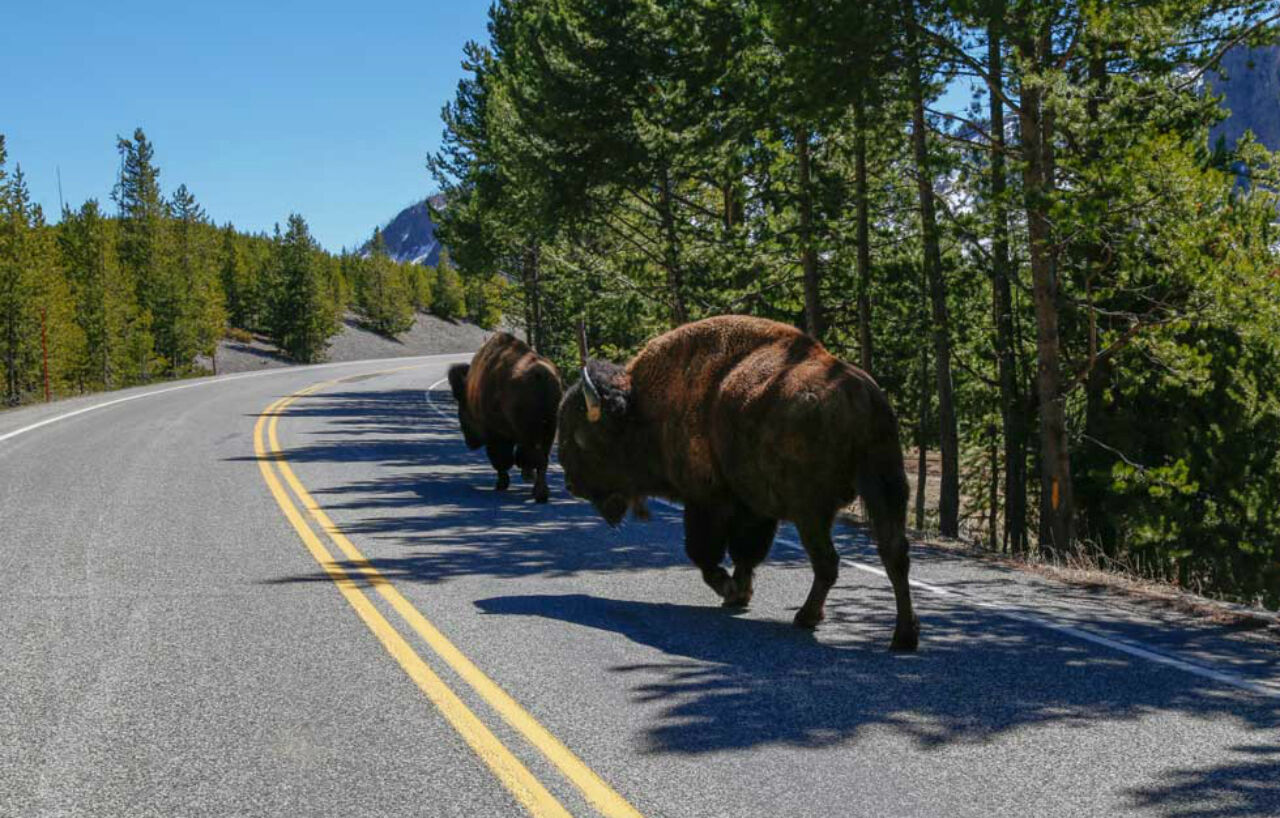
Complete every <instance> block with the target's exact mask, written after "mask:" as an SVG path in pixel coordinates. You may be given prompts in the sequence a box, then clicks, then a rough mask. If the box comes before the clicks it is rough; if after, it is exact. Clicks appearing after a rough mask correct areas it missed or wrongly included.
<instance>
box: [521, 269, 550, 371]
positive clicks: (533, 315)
mask: <svg viewBox="0 0 1280 818" xmlns="http://www.w3.org/2000/svg"><path fill="white" fill-rule="evenodd" d="M541 261H542V259H541V252H540V249H539V247H538V245H537V244H536V243H531V244H528V245H525V248H524V253H523V256H522V258H521V260H520V266H521V268H522V270H521V272H522V274H523V275H522V277H523V278H524V311H525V313H524V314H525V340H526V341H528V343H529V346H531V347H533V348H534V349H535V350H537V351H538V352H543V351H544V346H545V340H546V339H544V338H543V332H542V275H541V273H542V270H541Z"/></svg>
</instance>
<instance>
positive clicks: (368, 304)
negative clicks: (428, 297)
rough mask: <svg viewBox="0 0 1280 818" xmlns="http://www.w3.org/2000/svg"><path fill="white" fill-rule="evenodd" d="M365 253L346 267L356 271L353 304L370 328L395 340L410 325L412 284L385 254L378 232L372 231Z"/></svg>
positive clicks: (382, 241) (377, 230) (411, 318)
mask: <svg viewBox="0 0 1280 818" xmlns="http://www.w3.org/2000/svg"><path fill="white" fill-rule="evenodd" d="M366 253H367V255H366V256H364V257H363V258H356V259H354V260H353V261H352V262H351V263H350V264H349V268H350V269H352V270H354V271H356V272H357V277H356V279H355V282H354V283H355V296H356V305H357V308H358V309H359V312H360V315H361V317H363V318H364V321H365V323H367V324H368V325H369V327H370V328H372V329H373V330H374V331H375V332H379V333H382V334H383V335H386V336H389V337H392V338H394V337H395V336H397V335H399V334H400V333H402V332H404V331H406V330H408V329H409V328H410V327H412V326H413V293H412V292H411V291H410V283H411V282H409V281H408V280H406V277H405V272H404V270H403V269H402V268H400V267H399V265H397V264H396V263H395V262H393V261H392V260H391V257H390V256H388V255H387V245H386V242H385V241H384V240H383V238H382V231H381V230H379V229H375V230H374V231H373V237H372V238H371V239H370V240H369V245H368V247H367V249H366Z"/></svg>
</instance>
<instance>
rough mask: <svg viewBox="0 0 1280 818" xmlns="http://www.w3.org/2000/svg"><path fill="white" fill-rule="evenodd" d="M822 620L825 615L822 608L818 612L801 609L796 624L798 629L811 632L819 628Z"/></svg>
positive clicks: (797, 612)
mask: <svg viewBox="0 0 1280 818" xmlns="http://www.w3.org/2000/svg"><path fill="white" fill-rule="evenodd" d="M822 619H823V613H822V609H821V608H819V609H818V610H817V612H814V611H810V610H808V609H807V608H801V609H800V610H798V611H796V618H795V623H796V627H797V628H804V629H805V630H810V631H811V630H813V629H814V628H816V627H818V623H819V622H821V621H822Z"/></svg>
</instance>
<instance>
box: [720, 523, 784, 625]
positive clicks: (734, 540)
mask: <svg viewBox="0 0 1280 818" xmlns="http://www.w3.org/2000/svg"><path fill="white" fill-rule="evenodd" d="M777 533H778V521H777V520H770V519H769V518H767V517H760V516H757V515H756V514H753V513H752V512H750V511H748V510H746V509H738V510H737V511H736V512H735V513H734V515H733V518H732V519H731V520H730V521H729V557H730V558H731V559H732V560H733V584H734V591H735V593H734V595H733V596H731V597H726V598H725V601H724V604H725V605H726V606H731V607H736V608H745V607H747V605H749V604H751V595H752V593H753V592H754V589H753V587H752V580H753V578H754V576H755V570H756V566H757V565H759V564H760V563H762V562H764V558H765V557H767V556H769V549H770V548H771V547H772V546H773V538H774V536H775V535H776V534H777Z"/></svg>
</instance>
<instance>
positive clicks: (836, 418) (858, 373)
mask: <svg viewBox="0 0 1280 818" xmlns="http://www.w3.org/2000/svg"><path fill="white" fill-rule="evenodd" d="M583 346H584V352H583V358H584V367H583V373H582V378H581V379H580V380H579V381H578V383H576V384H574V386H573V387H572V388H570V389H569V391H568V392H567V393H566V394H565V398H564V400H563V401H562V402H561V404H560V464H561V466H563V468H564V473H565V485H566V488H568V490H569V491H570V492H571V493H573V494H574V495H577V496H579V497H582V498H584V499H586V500H589V501H590V502H591V503H592V504H593V505H594V506H595V507H596V510H597V511H599V512H600V514H601V516H603V517H604V519H605V520H606V521H607V522H608V523H609V524H610V525H617V524H618V523H619V522H621V520H622V518H623V517H624V516H625V515H626V513H627V510H628V509H632V510H634V511H635V512H637V514H638V515H639V516H643V514H644V500H645V498H646V497H648V496H661V497H667V498H670V499H673V500H679V501H682V502H683V503H684V532H685V550H686V552H687V553H688V555H689V558H690V559H691V560H692V561H693V563H694V564H695V565H697V566H698V567H699V568H701V569H702V576H703V579H705V580H706V583H707V584H708V585H710V586H711V587H712V588H713V589H714V590H715V591H716V593H718V594H719V595H720V596H722V597H723V598H724V604H725V605H727V606H745V605H746V604H747V603H748V602H749V601H750V600H751V594H752V573H753V571H754V570H755V567H756V566H757V565H759V564H760V562H762V561H763V560H764V558H765V557H766V556H767V555H768V553H769V548H770V546H771V545H772V544H773V538H774V534H775V533H776V532H777V528H778V521H779V520H789V521H791V522H794V523H795V525H796V528H797V529H798V530H799V532H800V539H801V541H802V542H803V544H804V547H805V550H806V551H807V552H808V554H809V560H810V562H811V563H812V565H813V574H814V577H813V586H812V588H811V589H810V591H809V596H808V598H807V599H805V602H804V605H803V607H801V608H800V611H799V612H798V613H797V614H796V617H795V622H796V624H797V625H800V626H802V627H806V628H812V627H815V626H817V624H818V622H820V621H821V620H822V618H823V605H824V603H825V602H826V598H827V592H828V591H829V590H830V589H831V586H832V585H834V584H835V581H836V575H837V572H838V570H839V565H840V560H839V557H838V555H837V553H836V549H835V546H834V545H833V544H832V541H831V526H832V524H833V523H834V521H835V515H836V512H837V511H838V510H839V509H841V508H843V507H844V506H846V505H848V504H849V503H850V502H852V501H853V499H854V498H855V497H857V496H861V497H862V499H863V502H864V504H865V506H866V509H867V512H868V514H869V515H870V517H871V526H872V532H873V533H874V535H875V539H876V542H877V545H878V547H879V551H880V559H881V560H882V561H883V563H884V566H885V569H886V571H887V573H888V575H889V580H890V582H892V584H893V591H894V595H895V597H896V598H897V609H898V610H897V613H898V622H897V627H896V628H895V630H894V633H893V643H892V646H893V648H894V649H898V650H913V649H915V647H916V643H917V642H918V640H919V633H920V625H919V621H918V620H917V619H916V615H915V613H914V611H913V610H912V607H911V589H910V587H909V586H908V584H907V573H908V570H909V562H910V560H909V557H908V554H907V538H906V534H905V527H906V515H907V494H908V492H907V479H906V473H905V471H904V469H903V464H902V448H901V446H900V444H899V442H898V422H897V419H896V418H895V417H894V414H893V410H892V409H891V408H890V406H889V401H888V400H887V399H886V398H885V395H884V393H883V392H881V391H880V388H879V387H878V386H877V385H876V383H875V381H874V380H872V379H871V376H869V375H868V374H867V373H865V372H863V371H862V370H860V369H857V368H856V367H853V366H850V365H848V364H846V363H843V362H841V361H840V360H838V359H836V358H835V357H833V356H832V355H831V354H830V353H828V352H827V351H826V350H825V349H824V348H823V347H822V345H821V344H819V343H818V342H817V341H815V340H813V339H812V338H810V337H808V336H807V335H804V334H803V333H801V332H799V331H798V330H796V329H794V328H792V327H789V326H786V325H784V324H779V323H776V322H774V321H767V320H764V319H760V318H750V317H745V316H723V317H719V318H709V319H706V320H704V321H698V322H696V323H693V324H687V325H685V326H683V327H680V328H679V329H676V330H673V331H671V332H668V333H666V334H665V335H661V336H659V337H658V338H655V339H653V340H652V341H650V342H649V344H648V345H647V346H646V347H645V348H644V349H643V350H642V351H641V352H640V354H638V355H637V356H636V357H635V358H633V359H632V360H631V362H630V363H629V364H627V365H626V367H625V368H624V367H621V366H617V365H615V364H611V363H607V362H604V361H595V360H592V361H589V362H588V361H586V354H585V342H584V344H583ZM726 551H727V552H728V554H729V556H730V557H731V558H732V559H733V564H734V570H733V575H732V576H730V575H729V573H728V572H727V571H726V570H725V569H724V568H723V567H722V566H721V562H722V561H723V559H724V556H725V552H726Z"/></svg>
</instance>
